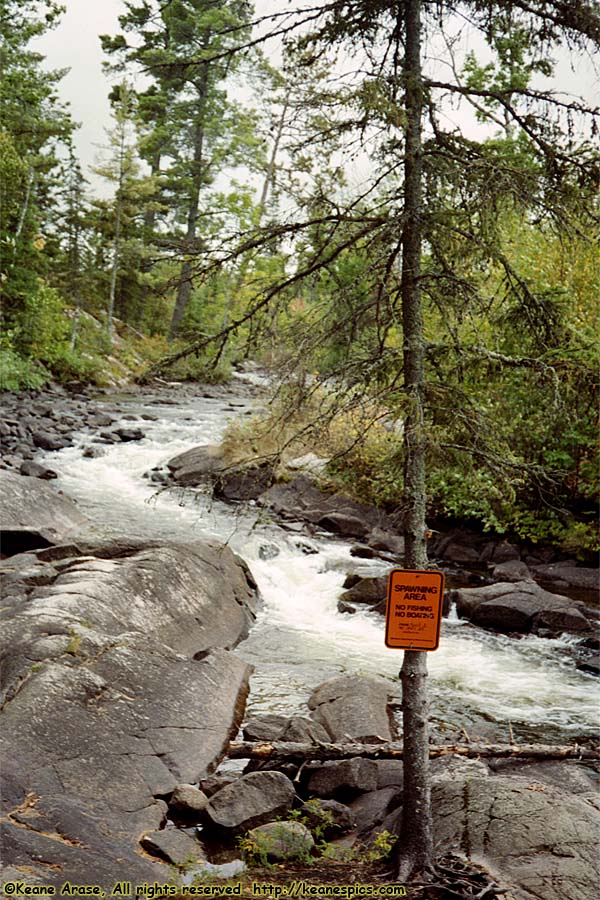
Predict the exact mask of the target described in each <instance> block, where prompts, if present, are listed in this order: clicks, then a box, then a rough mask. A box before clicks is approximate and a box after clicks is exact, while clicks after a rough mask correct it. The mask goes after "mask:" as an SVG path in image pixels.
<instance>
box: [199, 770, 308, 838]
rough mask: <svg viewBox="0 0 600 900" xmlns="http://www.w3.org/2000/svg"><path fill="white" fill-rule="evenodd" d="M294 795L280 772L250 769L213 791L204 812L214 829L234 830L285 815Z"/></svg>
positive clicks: (291, 786)
mask: <svg viewBox="0 0 600 900" xmlns="http://www.w3.org/2000/svg"><path fill="white" fill-rule="evenodd" d="M295 797H296V791H295V790H294V785H293V784H292V782H291V781H290V779H289V778H287V777H286V776H285V775H284V774H283V773H282V772H252V773H250V774H249V775H242V777H241V778H238V779H237V780H236V781H235V782H234V783H233V784H230V785H228V786H227V787H224V788H222V789H221V790H220V791H217V793H216V794H213V795H212V797H211V798H210V800H209V802H208V804H207V806H206V815H207V817H208V820H209V822H210V823H211V824H212V825H213V826H214V827H215V828H217V829H218V830H226V831H228V832H230V833H232V834H238V833H240V832H243V831H248V830H249V829H250V828H256V827H257V826H258V825H263V824H265V823H266V822H269V821H272V820H273V819H275V818H277V816H282V815H285V814H286V813H287V812H289V810H290V809H291V808H292V804H293V802H294V799H295Z"/></svg>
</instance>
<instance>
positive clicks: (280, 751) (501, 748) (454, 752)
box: [227, 741, 600, 762]
mask: <svg viewBox="0 0 600 900" xmlns="http://www.w3.org/2000/svg"><path fill="white" fill-rule="evenodd" d="M227 755H228V756H229V758H230V759H259V760H263V761H264V760H269V761H274V762H285V761H289V760H298V761H300V760H311V759H314V760H335V759H350V758H351V757H354V756H362V757H364V758H365V759H402V757H403V755H404V747H403V745H402V744H401V743H397V742H390V743H382V744H358V743H350V744H326V743H315V744H304V743H295V742H292V741H232V742H231V743H230V744H229V750H228V754H227ZM437 756H467V757H470V758H482V757H485V758H488V757H497V758H501V759H538V760H540V759H581V760H583V759H587V760H589V759H592V760H598V759H600V746H597V747H580V746H578V745H577V744H572V745H569V746H565V747H557V746H554V745H549V744H475V743H473V744H443V745H435V744H432V745H431V746H430V747H429V757H430V759H433V758H434V757H437Z"/></svg>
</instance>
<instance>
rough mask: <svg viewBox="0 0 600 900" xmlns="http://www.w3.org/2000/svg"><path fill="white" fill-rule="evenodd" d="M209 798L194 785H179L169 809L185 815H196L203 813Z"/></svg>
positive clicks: (173, 794)
mask: <svg viewBox="0 0 600 900" xmlns="http://www.w3.org/2000/svg"><path fill="white" fill-rule="evenodd" d="M207 803H208V797H207V796H206V794H205V793H204V792H203V791H201V790H199V788H197V787H196V786H195V785H193V784H178V785H177V787H176V788H175V790H174V791H173V793H172V794H171V799H170V801H169V807H170V808H172V809H175V810H177V812H178V813H184V814H185V815H195V814H197V813H200V812H202V810H203V809H204V807H205V806H206V804H207Z"/></svg>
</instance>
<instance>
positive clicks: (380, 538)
mask: <svg viewBox="0 0 600 900" xmlns="http://www.w3.org/2000/svg"><path fill="white" fill-rule="evenodd" d="M368 544H369V547H372V548H373V550H381V551H383V552H385V553H391V554H392V555H393V556H397V557H402V556H404V538H403V537H400V536H399V535H397V534H394V533H393V532H391V531H383V530H382V529H381V528H374V529H373V530H372V532H371V534H370V535H369V540H368Z"/></svg>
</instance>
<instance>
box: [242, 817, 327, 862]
mask: <svg viewBox="0 0 600 900" xmlns="http://www.w3.org/2000/svg"><path fill="white" fill-rule="evenodd" d="M248 837H249V838H251V840H253V841H254V842H255V844H256V845H257V847H258V851H259V853H260V855H261V856H263V855H264V856H265V857H266V858H267V859H273V860H286V859H298V858H302V857H306V856H307V855H308V854H309V853H310V851H311V850H312V849H313V847H314V846H315V841H314V838H313V836H312V834H311V833H310V831H309V830H308V828H307V827H306V825H302V823H301V822H268V823H267V824H266V825H259V826H258V828H253V829H252V830H251V831H249V832H248Z"/></svg>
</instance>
